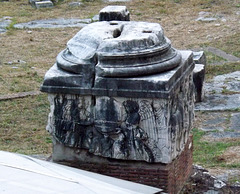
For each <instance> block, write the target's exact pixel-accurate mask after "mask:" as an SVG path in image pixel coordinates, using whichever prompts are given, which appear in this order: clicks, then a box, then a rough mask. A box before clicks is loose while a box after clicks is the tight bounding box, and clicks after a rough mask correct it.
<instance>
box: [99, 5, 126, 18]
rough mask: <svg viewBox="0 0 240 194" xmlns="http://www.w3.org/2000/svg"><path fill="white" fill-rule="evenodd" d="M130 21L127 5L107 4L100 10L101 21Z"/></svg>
mask: <svg viewBox="0 0 240 194" xmlns="http://www.w3.org/2000/svg"><path fill="white" fill-rule="evenodd" d="M113 20H117V21H130V14H129V11H128V10H127V7H126V6H110V5H109V6H107V7H104V8H103V9H102V10H101V11H100V12H99V21H113Z"/></svg>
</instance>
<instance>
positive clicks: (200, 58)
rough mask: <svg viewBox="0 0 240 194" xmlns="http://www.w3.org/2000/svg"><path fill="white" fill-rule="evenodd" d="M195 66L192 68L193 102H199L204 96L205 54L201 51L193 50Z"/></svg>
mask: <svg viewBox="0 0 240 194" xmlns="http://www.w3.org/2000/svg"><path fill="white" fill-rule="evenodd" d="M193 60H194V62H195V68H194V70H193V82H194V86H195V102H201V101H202V100H203V98H204V89H203V84H204V79H205V69H206V62H207V61H206V56H205V54H204V52H203V51H199V52H193Z"/></svg>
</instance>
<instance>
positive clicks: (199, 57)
mask: <svg viewBox="0 0 240 194" xmlns="http://www.w3.org/2000/svg"><path fill="white" fill-rule="evenodd" d="M193 60H194V62H195V64H203V65H204V66H206V65H207V59H206V55H205V53H204V51H198V52H193Z"/></svg>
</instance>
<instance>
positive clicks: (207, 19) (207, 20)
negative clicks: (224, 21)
mask: <svg viewBox="0 0 240 194" xmlns="http://www.w3.org/2000/svg"><path fill="white" fill-rule="evenodd" d="M216 20H217V18H212V17H210V18H205V17H199V18H197V19H196V21H200V22H214V21H216Z"/></svg>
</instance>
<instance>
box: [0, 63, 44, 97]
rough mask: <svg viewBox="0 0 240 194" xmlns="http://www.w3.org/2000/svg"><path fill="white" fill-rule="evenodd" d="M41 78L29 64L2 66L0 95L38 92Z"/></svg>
mask: <svg viewBox="0 0 240 194" xmlns="http://www.w3.org/2000/svg"><path fill="white" fill-rule="evenodd" d="M42 81H43V77H42V76H39V75H38V73H37V71H36V70H35V69H33V68H32V67H31V65H29V64H27V63H26V64H13V65H3V66H2V71H1V72H0V83H1V85H0V95H4V94H10V93H17V92H27V91H33V90H39V86H40V84H41V83H42Z"/></svg>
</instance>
